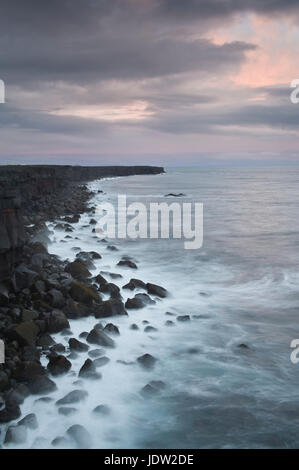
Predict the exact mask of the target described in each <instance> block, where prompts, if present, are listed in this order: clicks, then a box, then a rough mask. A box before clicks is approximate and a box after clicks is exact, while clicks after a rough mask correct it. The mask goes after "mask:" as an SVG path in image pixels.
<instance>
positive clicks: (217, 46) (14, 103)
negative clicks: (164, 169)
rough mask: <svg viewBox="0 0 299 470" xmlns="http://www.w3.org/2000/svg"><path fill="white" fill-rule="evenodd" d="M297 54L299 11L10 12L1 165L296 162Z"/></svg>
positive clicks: (41, 7)
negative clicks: (294, 96)
mask: <svg viewBox="0 0 299 470" xmlns="http://www.w3.org/2000/svg"><path fill="white" fill-rule="evenodd" d="M298 48H299V2H298V0H252V1H250V0H51V1H48V2H41V1H40V0H26V2H25V1H24V0H1V7H0V79H2V80H3V81H4V83H5V95H6V102H5V103H4V104H0V142H1V145H0V163H1V164H15V163H22V164H24V163H27V164H32V163H44V164H57V163H58V164H86V165H102V164H121V165H129V164H157V165H164V166H172V165H174V166H176V165H180V166H181V165H196V164H200V163H204V164H206V163H207V164H208V163H212V164H215V163H216V164H217V163H219V162H220V163H223V162H238V163H246V162H256V163H263V162H278V163H279V162H283V163H299V155H298V154H299V152H298V149H299V147H298V137H299V104H297V105H295V104H293V103H291V100H290V94H291V91H292V89H291V88H290V84H291V82H292V81H293V80H294V79H296V78H298V77H299V65H298ZM298 94H299V93H298Z"/></svg>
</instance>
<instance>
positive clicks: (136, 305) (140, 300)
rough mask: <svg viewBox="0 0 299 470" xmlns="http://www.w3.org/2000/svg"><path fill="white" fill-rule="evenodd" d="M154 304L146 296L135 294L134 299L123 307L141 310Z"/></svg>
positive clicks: (129, 300)
mask: <svg viewBox="0 0 299 470" xmlns="http://www.w3.org/2000/svg"><path fill="white" fill-rule="evenodd" d="M154 303H155V301H154V300H152V299H151V298H150V297H149V296H148V295H147V294H136V295H135V297H133V298H132V299H128V300H127V301H126V303H125V307H126V308H127V309H141V308H143V307H146V306H147V305H152V304H154Z"/></svg>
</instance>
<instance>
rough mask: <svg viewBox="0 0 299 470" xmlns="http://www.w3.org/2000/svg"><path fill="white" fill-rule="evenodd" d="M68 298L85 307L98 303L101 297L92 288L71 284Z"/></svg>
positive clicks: (78, 283) (81, 284) (79, 283)
mask: <svg viewBox="0 0 299 470" xmlns="http://www.w3.org/2000/svg"><path fill="white" fill-rule="evenodd" d="M70 296H71V297H72V299H73V300H76V301H78V302H82V303H83V304H86V305H92V303H93V302H97V303H100V302H101V300H102V299H101V297H100V295H99V294H98V293H97V291H96V290H95V289H94V288H93V287H89V286H86V285H85V284H83V283H82V282H79V281H75V282H72V284H71V288H70Z"/></svg>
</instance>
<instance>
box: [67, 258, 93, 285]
mask: <svg viewBox="0 0 299 470" xmlns="http://www.w3.org/2000/svg"><path fill="white" fill-rule="evenodd" d="M65 271H66V272H67V273H69V274H71V275H72V276H73V277H74V278H75V279H78V280H85V279H87V278H89V277H91V273H90V272H89V270H88V269H87V268H86V266H84V264H82V262H80V261H79V260H76V261H73V262H72V263H68V264H67V266H66V267H65Z"/></svg>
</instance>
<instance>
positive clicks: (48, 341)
mask: <svg viewBox="0 0 299 470" xmlns="http://www.w3.org/2000/svg"><path fill="white" fill-rule="evenodd" d="M53 344H54V340H53V338H52V336H50V335H49V334H48V333H45V334H44V335H41V336H40V337H39V338H38V340H37V342H36V345H37V346H40V347H42V348H43V349H48V348H49V347H50V346H52V345H53Z"/></svg>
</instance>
